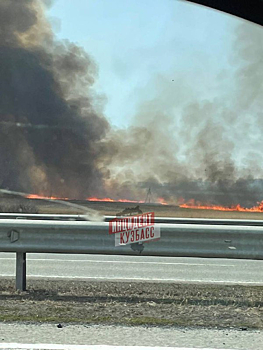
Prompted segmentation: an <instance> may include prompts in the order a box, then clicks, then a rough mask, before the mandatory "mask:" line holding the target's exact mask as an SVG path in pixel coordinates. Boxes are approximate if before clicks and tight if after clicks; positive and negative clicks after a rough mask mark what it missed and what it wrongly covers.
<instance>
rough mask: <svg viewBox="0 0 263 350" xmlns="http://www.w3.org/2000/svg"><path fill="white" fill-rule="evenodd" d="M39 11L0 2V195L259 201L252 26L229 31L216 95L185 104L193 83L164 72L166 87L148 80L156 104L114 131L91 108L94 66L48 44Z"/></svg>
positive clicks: (256, 42)
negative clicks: (226, 56)
mask: <svg viewBox="0 0 263 350" xmlns="http://www.w3.org/2000/svg"><path fill="white" fill-rule="evenodd" d="M48 5H50V1H47V0H46V1H44V0H42V1H40V0H2V1H1V2H0V76H1V80H0V187H1V188H6V189H10V190H17V191H21V192H31V193H38V194H41V195H47V196H50V195H52V196H62V197H71V198H86V197H89V196H97V197H101V196H108V197H113V198H115V199H118V198H128V199H131V200H143V199H145V197H146V194H147V190H148V188H151V193H152V195H153V198H154V199H157V197H162V198H164V199H165V200H166V201H169V202H172V203H179V202H180V201H181V198H184V199H185V200H189V199H191V198H194V199H195V200H197V201H202V202H203V203H204V202H210V203H214V204H223V205H232V204H237V203H240V204H242V205H247V206H249V205H254V204H255V202H256V201H259V200H262V199H263V181H262V180H261V179H262V178H263V169H262V166H261V164H262V162H263V153H262V138H263V114H262V113H263V112H262V110H263V85H262V81H263V62H262V60H263V30H262V28H261V27H257V26H255V25H252V24H249V23H244V24H242V25H239V26H238V27H237V28H236V32H235V33H234V34H231V35H233V38H234V39H233V50H232V55H231V57H229V62H230V64H231V67H230V68H229V72H227V73H225V74H224V73H222V76H223V78H222V77H221V78H220V79H221V80H220V79H218V82H217V84H218V85H219V89H218V91H219V93H218V94H217V95H216V96H214V97H211V96H210V97H206V96H204V97H201V98H196V97H195V93H194V92H193V91H194V87H193V85H194V83H193V81H194V79H193V81H191V80H190V81H187V79H188V78H184V76H183V74H182V72H179V70H178V71H177V70H176V67H175V71H174V74H173V79H171V77H164V76H157V77H154V78H153V81H151V82H150V83H149V85H151V86H156V92H155V96H154V97H153V98H148V97H145V98H144V99H143V102H142V103H141V104H140V106H138V110H137V113H136V115H135V116H134V120H133V123H132V124H133V125H132V126H130V127H129V128H127V129H123V130H120V129H114V128H111V127H110V126H109V124H108V122H107V120H106V119H105V117H104V116H103V115H102V112H101V110H102V108H98V104H99V103H100V98H99V97H98V96H96V94H95V92H94V91H93V88H92V85H93V83H94V81H95V79H96V76H97V67H96V64H95V63H94V61H93V60H92V59H91V58H90V56H89V55H88V54H87V53H86V52H85V51H84V50H83V49H82V48H81V47H79V46H77V45H75V44H73V43H70V42H68V41H58V40H57V39H56V38H55V36H54V35H53V33H52V30H51V27H50V24H49V22H48V21H47V20H46V18H45V8H46V6H48ZM188 80H189V79H188ZM201 83H202V82H200V84H201ZM220 84H221V85H220ZM220 86H221V87H220Z"/></svg>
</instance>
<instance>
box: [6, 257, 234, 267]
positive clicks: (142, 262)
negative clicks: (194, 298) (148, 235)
mask: <svg viewBox="0 0 263 350" xmlns="http://www.w3.org/2000/svg"><path fill="white" fill-rule="evenodd" d="M0 260H15V258H0ZM26 260H27V261H56V262H89V263H113V264H140V265H142V264H150V265H186V266H223V267H235V265H221V264H191V263H173V262H156V261H153V262H151V261H115V260H80V259H75V260H70V259H64V260H63V259H48V258H47V259H38V258H27V259H26Z"/></svg>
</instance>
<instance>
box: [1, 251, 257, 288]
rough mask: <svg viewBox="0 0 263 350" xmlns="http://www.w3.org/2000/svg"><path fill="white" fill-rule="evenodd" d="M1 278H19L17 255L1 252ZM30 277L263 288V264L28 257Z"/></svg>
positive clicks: (42, 255) (59, 255)
mask: <svg viewBox="0 0 263 350" xmlns="http://www.w3.org/2000/svg"><path fill="white" fill-rule="evenodd" d="M0 276H2V277H12V276H15V254H14V253H0ZM27 277H29V278H30V277H31V278H46V279H49V278H56V279H91V280H104V281H109V280H110V281H122V280H123V281H155V282H193V283H198V282H200V283H230V284H232V283H233V284H255V285H263V261H259V260H232V259H205V258H167V257H146V256H106V255H80V254H77V255H69V254H68V255H67V254H27Z"/></svg>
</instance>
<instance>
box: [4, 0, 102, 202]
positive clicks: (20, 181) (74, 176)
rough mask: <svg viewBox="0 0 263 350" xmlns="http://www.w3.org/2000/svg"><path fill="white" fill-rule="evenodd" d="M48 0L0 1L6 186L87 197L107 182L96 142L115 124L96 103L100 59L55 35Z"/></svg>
mask: <svg viewBox="0 0 263 350" xmlns="http://www.w3.org/2000/svg"><path fill="white" fill-rule="evenodd" d="M50 4H51V2H50V1H37V0H2V1H1V2H0V76H1V79H0V187H2V188H9V189H12V190H18V191H22V192H30V193H32V192H33V193H38V194H42V195H43V194H44V195H51V194H52V195H56V196H63V197H71V198H77V197H79V198H85V197H86V196H89V195H95V194H96V193H97V192H98V191H99V190H100V191H101V188H102V187H103V178H102V174H101V173H100V171H99V170H98V168H97V166H96V161H97V158H98V157H99V154H98V149H97V147H96V142H98V141H99V140H100V139H101V138H103V137H104V136H105V134H106V132H107V130H108V128H109V125H108V122H107V121H106V119H105V118H104V117H103V115H101V113H99V112H97V111H96V110H95V108H94V107H93V106H94V105H96V104H98V103H99V102H98V101H99V99H98V100H96V97H95V96H94V92H93V91H92V85H93V83H94V80H95V79H96V75H97V67H96V64H95V63H94V62H93V61H92V59H91V58H90V57H89V55H88V54H87V53H86V52H85V51H84V50H83V49H82V48H80V47H78V46H77V45H75V44H73V43H70V42H68V41H56V39H55V38H54V36H53V33H52V30H51V28H50V25H49V23H48V22H47V20H46V19H45V14H44V11H45V7H46V6H48V5H50Z"/></svg>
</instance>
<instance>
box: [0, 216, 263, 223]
mask: <svg viewBox="0 0 263 350" xmlns="http://www.w3.org/2000/svg"><path fill="white" fill-rule="evenodd" d="M114 218H116V216H105V222H109V221H110V220H112V219H114ZM2 219H23V220H55V221H63V220H66V221H87V218H86V217H84V216H83V215H81V214H75V215H73V214H24V213H23V214H21V213H0V222H1V220H2ZM154 221H155V222H156V223H160V224H191V225H233V226H263V220H244V219H243V220H242V219H204V218H174V217H155V218H154Z"/></svg>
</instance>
